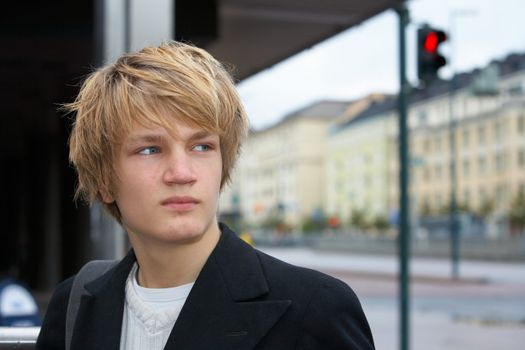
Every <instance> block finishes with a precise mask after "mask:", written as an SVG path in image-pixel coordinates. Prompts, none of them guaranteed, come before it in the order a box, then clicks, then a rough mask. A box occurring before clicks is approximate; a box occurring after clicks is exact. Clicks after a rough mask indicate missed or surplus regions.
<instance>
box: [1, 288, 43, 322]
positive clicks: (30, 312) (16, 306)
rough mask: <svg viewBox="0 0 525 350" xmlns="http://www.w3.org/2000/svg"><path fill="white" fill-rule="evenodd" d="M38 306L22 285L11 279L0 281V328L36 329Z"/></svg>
mask: <svg viewBox="0 0 525 350" xmlns="http://www.w3.org/2000/svg"><path fill="white" fill-rule="evenodd" d="M41 324H42V320H41V318H40V312H39V310H38V305H37V303H36V301H35V299H34V298H33V296H32V295H31V293H30V292H29V291H28V290H27V288H26V287H24V286H23V284H22V283H20V282H18V281H17V280H15V279H13V278H6V279H4V280H2V281H0V327H38V326H40V325H41Z"/></svg>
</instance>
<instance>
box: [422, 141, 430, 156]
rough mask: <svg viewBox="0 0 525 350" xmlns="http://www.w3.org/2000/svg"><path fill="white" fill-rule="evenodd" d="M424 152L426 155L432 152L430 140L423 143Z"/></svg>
mask: <svg viewBox="0 0 525 350" xmlns="http://www.w3.org/2000/svg"><path fill="white" fill-rule="evenodd" d="M423 151H424V152H425V153H428V152H429V151H430V141H429V140H428V139H425V140H424V141H423Z"/></svg>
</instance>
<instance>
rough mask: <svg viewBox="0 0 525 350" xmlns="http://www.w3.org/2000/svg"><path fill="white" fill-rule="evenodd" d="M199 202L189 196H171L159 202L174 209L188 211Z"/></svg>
mask: <svg viewBox="0 0 525 350" xmlns="http://www.w3.org/2000/svg"><path fill="white" fill-rule="evenodd" d="M199 203H200V201H199V200H198V199H196V198H193V197H190V196H173V197H169V198H167V199H165V200H163V201H162V202H161V204H162V206H164V207H166V208H169V209H173V210H175V211H188V210H191V209H193V208H195V206H196V205H197V204H199Z"/></svg>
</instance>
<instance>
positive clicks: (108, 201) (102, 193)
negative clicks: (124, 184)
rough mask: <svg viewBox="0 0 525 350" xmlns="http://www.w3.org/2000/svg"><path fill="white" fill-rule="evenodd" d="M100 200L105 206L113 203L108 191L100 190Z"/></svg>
mask: <svg viewBox="0 0 525 350" xmlns="http://www.w3.org/2000/svg"><path fill="white" fill-rule="evenodd" d="M99 193H100V198H102V201H103V202H104V203H106V204H111V203H113V202H114V201H115V198H113V196H112V195H111V194H110V193H109V191H108V190H100V191H99Z"/></svg>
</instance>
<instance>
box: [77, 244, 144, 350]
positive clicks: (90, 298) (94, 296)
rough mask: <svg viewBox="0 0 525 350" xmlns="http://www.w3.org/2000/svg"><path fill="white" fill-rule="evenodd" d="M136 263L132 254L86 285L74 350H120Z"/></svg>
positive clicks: (78, 318) (79, 313)
mask: <svg viewBox="0 0 525 350" xmlns="http://www.w3.org/2000/svg"><path fill="white" fill-rule="evenodd" d="M134 262H135V255H134V253H133V251H130V253H129V254H128V255H127V256H126V257H125V258H124V259H123V260H122V261H121V262H120V263H119V264H118V265H117V266H115V267H114V268H112V269H110V270H109V271H108V272H107V273H105V274H104V275H102V276H101V277H99V278H97V279H95V280H94V281H92V282H90V283H88V284H86V286H85V289H86V291H87V292H88V293H87V294H86V295H83V296H82V297H81V299H80V306H79V309H78V314H77V321H76V322H75V327H74V330H73V338H72V340H71V349H75V350H76V349H79V350H82V349H91V350H92V349H108V350H112V349H115V350H116V349H119V347H120V333H121V328H122V316H123V312H124V300H125V284H126V279H127V277H128V275H129V271H130V270H131V267H132V266H133V263H134ZM94 335H96V336H94Z"/></svg>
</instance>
